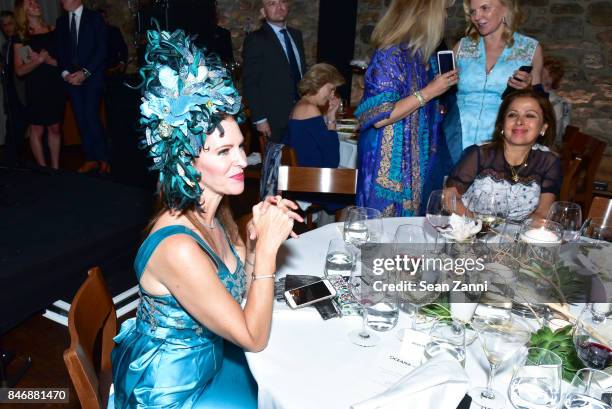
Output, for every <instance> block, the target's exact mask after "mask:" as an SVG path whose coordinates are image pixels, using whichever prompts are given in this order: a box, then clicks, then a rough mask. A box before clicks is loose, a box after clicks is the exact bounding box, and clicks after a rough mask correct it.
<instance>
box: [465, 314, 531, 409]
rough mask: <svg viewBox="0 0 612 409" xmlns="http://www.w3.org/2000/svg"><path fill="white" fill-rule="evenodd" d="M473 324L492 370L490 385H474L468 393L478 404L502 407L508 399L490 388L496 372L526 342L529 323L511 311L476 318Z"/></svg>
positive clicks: (528, 336) (487, 406)
mask: <svg viewBox="0 0 612 409" xmlns="http://www.w3.org/2000/svg"><path fill="white" fill-rule="evenodd" d="M506 317H507V318H506ZM472 327H473V328H474V329H475V330H476V332H477V333H478V338H480V342H481V344H482V349H483V350H484V353H485V355H486V357H487V360H488V361H489V365H490V367H491V372H490V374H489V381H488V382H487V387H486V388H472V389H471V390H470V391H469V394H470V396H471V397H472V400H473V401H474V403H476V404H477V405H480V406H482V407H485V408H489V409H503V408H504V406H505V403H506V399H505V398H504V396H503V394H501V393H500V392H497V391H495V390H493V388H491V385H492V384H493V379H494V377H495V373H496V372H497V370H498V369H499V367H500V366H501V365H502V364H503V363H504V362H505V361H507V360H508V359H509V358H511V357H512V356H513V355H514V354H515V353H516V352H517V351H519V350H520V349H521V348H523V347H524V346H525V345H526V344H527V342H528V341H529V338H530V336H531V332H530V331H529V327H527V325H526V324H524V323H523V322H521V321H519V320H517V319H512V318H511V317H510V316H509V315H508V316H497V317H490V316H489V317H482V318H475V319H474V320H473V321H472Z"/></svg>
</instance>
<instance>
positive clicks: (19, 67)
mask: <svg viewBox="0 0 612 409" xmlns="http://www.w3.org/2000/svg"><path fill="white" fill-rule="evenodd" d="M23 50H24V45H23V44H21V43H15V44H14V45H13V62H14V64H15V74H17V76H19V77H22V76H24V75H26V74H28V73H30V72H32V71H34V70H35V69H36V68H38V66H39V65H40V64H42V63H43V62H44V61H45V58H46V56H47V55H48V54H47V53H46V52H44V53H36V52H34V51H30V53H29V58H30V60H29V61H28V62H24V61H23V59H22V58H21V54H22V52H23Z"/></svg>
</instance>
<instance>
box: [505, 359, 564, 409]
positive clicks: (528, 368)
mask: <svg viewBox="0 0 612 409" xmlns="http://www.w3.org/2000/svg"><path fill="white" fill-rule="evenodd" d="M562 370H563V361H562V360H561V358H559V355H557V354H555V353H554V352H552V351H549V350H547V349H542V348H529V349H527V353H526V354H525V355H524V356H523V359H521V360H520V363H519V364H518V365H516V367H515V370H514V374H513V375H512V380H511V381H510V386H509V387H508V397H509V398H510V403H511V404H512V406H514V407H515V408H516V409H554V408H557V407H558V406H559V401H560V400H561V373H562Z"/></svg>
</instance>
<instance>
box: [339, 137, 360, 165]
mask: <svg viewBox="0 0 612 409" xmlns="http://www.w3.org/2000/svg"><path fill="white" fill-rule="evenodd" d="M338 167H340V168H351V169H355V168H356V167H357V141H352V142H348V141H346V140H340V164H339V166H338Z"/></svg>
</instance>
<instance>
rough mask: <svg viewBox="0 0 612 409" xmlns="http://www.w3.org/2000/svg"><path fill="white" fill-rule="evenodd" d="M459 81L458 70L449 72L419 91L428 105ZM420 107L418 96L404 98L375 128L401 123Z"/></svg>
mask: <svg viewBox="0 0 612 409" xmlns="http://www.w3.org/2000/svg"><path fill="white" fill-rule="evenodd" d="M458 80H459V77H458V75H457V70H453V71H449V72H447V73H444V74H442V75H438V76H437V77H436V78H434V79H433V80H432V81H431V82H430V83H429V84H427V86H426V87H425V88H423V89H422V90H420V91H419V92H420V93H421V96H422V98H423V102H425V103H427V102H429V101H431V100H432V99H434V98H435V97H438V96H440V95H442V94H444V93H445V92H446V91H448V89H449V88H450V87H452V86H453V85H455V84H456V83H457V82H458ZM420 107H421V101H419V98H418V97H417V96H415V95H409V96H407V97H405V98H402V99H400V100H399V101H398V102H397V103H396V104H395V106H394V107H393V111H391V115H389V117H388V118H387V119H385V120H382V121H379V122H377V123H376V124H374V127H376V128H382V127H383V126H387V125H391V124H394V123H395V122H397V121H401V120H402V119H404V118H406V117H407V116H408V115H410V114H412V113H413V112H414V111H416V110H417V109H419V108H420Z"/></svg>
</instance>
